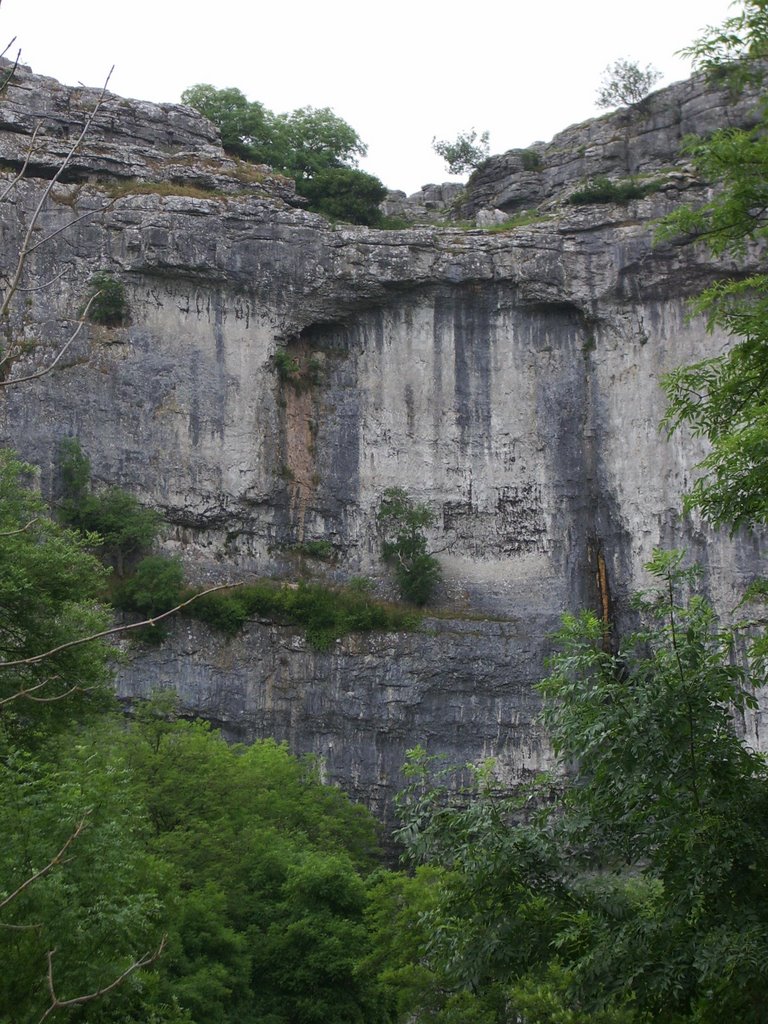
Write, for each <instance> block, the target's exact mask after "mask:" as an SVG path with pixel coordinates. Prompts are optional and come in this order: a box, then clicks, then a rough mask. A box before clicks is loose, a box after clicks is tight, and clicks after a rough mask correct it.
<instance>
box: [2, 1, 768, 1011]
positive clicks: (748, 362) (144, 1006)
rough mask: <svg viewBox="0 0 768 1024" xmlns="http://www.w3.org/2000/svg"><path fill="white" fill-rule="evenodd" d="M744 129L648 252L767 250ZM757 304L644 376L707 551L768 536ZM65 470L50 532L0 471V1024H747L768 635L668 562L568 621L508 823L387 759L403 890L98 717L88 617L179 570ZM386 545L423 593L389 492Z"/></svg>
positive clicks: (281, 812) (358, 850)
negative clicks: (740, 717) (108, 596)
mask: <svg viewBox="0 0 768 1024" xmlns="http://www.w3.org/2000/svg"><path fill="white" fill-rule="evenodd" d="M766 40H768V5H766V4H765V2H764V0H745V2H744V3H743V4H742V9H741V13H739V14H738V15H737V16H736V17H734V18H733V19H731V20H730V22H729V23H728V24H727V25H726V26H725V28H724V29H723V31H722V32H720V33H715V34H710V35H709V36H708V37H707V38H705V39H704V40H702V41H701V42H700V43H698V44H696V46H695V48H694V50H695V53H696V55H698V56H699V58H700V59H701V60H702V61H703V63H704V64H705V65H710V66H711V67H712V68H713V69H714V70H716V71H718V72H724V73H726V74H731V73H733V75H734V80H735V83H736V85H738V81H739V80H743V77H744V75H745V74H747V73H750V69H751V66H752V61H753V58H763V57H765V55H766ZM736 55H738V56H740V57H741V58H743V59H742V61H741V63H740V64H738V65H737V66H733V65H732V64H731V63H730V60H731V58H732V57H734V56H736ZM724 61H725V64H724V63H723V62H724ZM256 113H258V111H256V112H254V116H255V114H256ZM764 113H765V112H764ZM766 116H768V115H766ZM764 129H765V124H764V119H763V122H762V123H761V125H760V126H758V128H757V129H756V130H755V131H753V132H733V131H727V132H720V133H716V134H715V135H714V136H713V137H712V138H711V139H709V140H705V141H702V140H698V141H696V142H691V143H689V151H690V152H691V154H692V156H693V158H694V159H696V160H697V161H698V163H699V166H700V168H701V170H702V173H706V174H709V175H710V176H711V177H712V178H713V179H715V178H717V179H719V180H721V181H722V182H724V185H723V188H722V190H721V191H720V192H718V193H716V194H715V196H714V198H713V199H712V200H711V201H710V202H708V203H706V204H705V205H704V206H702V207H701V208H699V209H698V210H694V211H682V212H681V213H679V214H677V215H675V216H674V217H672V218H670V219H669V221H668V222H667V224H666V226H665V228H664V232H665V233H666V234H667V236H675V237H676V238H679V236H680V235H681V233H682V234H684V235H686V236H690V237H692V238H696V237H701V238H703V239H704V241H705V243H706V244H709V245H710V246H711V247H712V248H713V249H714V250H715V251H728V252H732V253H735V254H738V252H739V250H740V249H741V248H742V247H743V246H744V245H745V244H746V243H747V242H748V241H750V240H751V239H753V238H757V239H760V238H761V237H762V236H764V234H765V232H766V230H768V224H766V220H765V210H766V208H768V204H766V202H765V201H764V200H765V197H764V187H765V181H766V180H768V156H766V152H765V146H764V137H765V136H764ZM302 173H306V172H304V171H303V172H302ZM767 284H768V280H767V279H766V278H765V277H764V276H752V277H750V278H749V279H747V280H744V279H742V278H737V279H736V280H734V281H726V282H723V283H720V284H719V285H717V286H715V287H714V288H712V289H710V290H709V291H708V292H707V293H706V294H705V296H703V297H702V299H701V301H700V303H699V308H702V309H705V310H706V311H707V313H708V315H709V317H710V323H711V325H712V326H717V327H719V328H721V329H724V330H725V331H726V332H728V333H730V334H732V335H733V344H732V346H731V347H730V348H729V349H728V350H727V351H726V352H725V354H724V355H723V356H721V357H719V358H718V359H715V360H708V361H706V362H703V363H701V364H699V365H697V366H693V367H686V368H682V369H681V370H680V371H678V372H677V373H675V374H672V375H671V376H670V377H669V378H668V380H667V382H666V387H667V393H668V395H669V397H670V403H671V404H670V412H669V417H668V423H669V426H670V428H671V429H676V428H677V427H683V426H690V427H693V429H694V430H696V431H699V432H700V433H702V434H704V435H705V436H706V437H707V438H708V439H709V440H710V442H711V443H712V454H711V455H710V456H709V457H708V458H707V460H706V461H705V462H704V463H703V465H702V467H701V469H702V476H701V479H700V481H699V482H698V483H697V484H696V486H695V487H694V489H693V492H692V494H691V496H690V498H689V502H690V504H691V506H692V507H695V508H697V509H698V510H699V511H700V512H701V513H702V514H703V515H704V516H705V517H707V518H708V519H709V520H710V521H711V522H712V523H713V524H717V525H725V526H728V527H731V528H737V527H738V528H744V529H747V528H749V527H751V526H753V525H764V524H765V523H766V521H767V520H768V471H767V470H766V461H767V456H768V441H767V440H766V439H767V438H768V420H767V419H766V408H767V407H768V397H767V392H766V387H767V386H768V381H767V379H766V373H765V367H766V366H767V365H768V338H767V337H766V332H765V316H766V301H767V300H766V285H767ZM8 295H9V293H8V292H6V293H5V296H4V299H5V298H8ZM11 297H12V289H11ZM61 470H62V487H63V495H62V500H61V503H60V506H59V508H58V520H57V519H56V518H54V517H53V516H52V515H51V514H50V512H49V510H48V509H47V508H46V507H45V505H44V503H43V502H42V500H41V498H40V496H39V494H38V493H37V491H36V488H35V477H34V471H33V470H32V468H31V467H28V466H25V465H24V464H23V463H21V462H20V461H19V460H18V459H17V458H15V457H14V456H13V455H11V454H9V453H7V452H3V453H0V607H1V608H2V612H3V614H2V617H1V620H0V640H1V642H2V651H1V652H0V654H1V656H2V660H1V661H0V836H2V842H1V843H0V962H2V965H3V970H2V971H0V1021H1V1022H2V1024H27V1022H39V1024H43V1022H44V1021H46V1020H48V1019H54V1018H56V1019H61V1020H64V1019H70V1020H78V1021H92V1022H95V1024H100V1022H103V1024H110V1022H112V1024H118V1022H119V1024H130V1022H132V1021H135V1022H137V1024H138V1022H145V1021H148V1022H152V1024H166V1022H167V1024H218V1022H221V1024H226V1022H232V1024H234V1022H238V1024H239V1022H244V1024H250V1022H253V1024H320V1022H323V1024H325V1022H328V1021H332V1022H336V1024H347V1022H350V1024H377V1022H382V1024H384V1022H403V1024H404V1022H406V1021H408V1022H410V1021H415V1020H420V1021H421V1020H423V1021H431V1022H433V1024H506V1022H509V1021H515V1022H517V1024H587V1022H590V1024H650V1022H652V1021H653V1022H660V1024H721V1022H723V1021H726V1020H738V1021H741V1022H746V1024H762V1022H764V1021H766V1020H768V884H767V882H766V864H768V775H767V769H766V762H765V759H764V757H762V756H760V755H757V754H755V753H754V752H753V751H751V750H750V749H748V748H747V747H746V746H745V745H744V744H743V743H742V742H740V741H739V740H738V739H737V737H736V736H735V734H734V729H733V715H734V712H735V713H737V714H738V713H741V711H743V710H745V709H748V708H749V707H751V706H752V705H753V703H754V687H755V685H756V684H758V683H761V682H762V681H763V680H764V678H765V651H766V643H765V640H764V638H763V636H762V633H761V630H762V628H763V627H762V625H761V624H760V623H759V622H754V621H752V622H747V623H745V624H741V625H737V626H734V627H732V628H730V629H727V628H724V627H723V626H722V625H721V624H720V623H718V621H717V620H716V618H715V615H714V613H713V610H712V609H711V607H710V606H709V605H708V603H707V602H706V601H705V600H704V599H703V598H702V597H701V596H700V595H699V594H698V593H697V585H698V577H697V573H696V571H695V569H693V568H692V567H691V566H688V565H687V564H686V562H685V559H684V556H682V555H680V554H679V553H675V552H666V553H664V552H658V553H657V554H656V556H655V558H654V560H653V562H652V563H651V564H650V566H649V570H650V572H651V574H652V576H653V578H654V579H655V581H656V587H655V589H654V590H652V591H651V592H649V593H645V594H641V595H639V596H638V598H637V614H638V622H639V626H638V629H637V631H636V632H635V633H634V634H633V635H632V636H629V637H626V638H623V639H619V638H612V637H610V636H609V635H608V633H607V632H606V626H605V624H604V622H603V621H602V620H597V619H596V618H595V617H594V616H592V615H590V614H582V615H578V616H568V617H566V618H565V619H564V623H563V628H562V630H561V632H560V634H559V636H558V638H557V644H558V651H557V653H556V654H555V656H554V657H553V659H552V663H551V666H550V668H551V671H550V675H549V676H548V678H547V679H545V680H544V681H543V682H542V683H541V686H540V690H541V694H542V698H543V700H544V703H545V712H544V715H545V722H546V724H547V726H548V728H549V730H550V733H551V735H552V737H553V741H554V745H555V750H556V753H557V756H558V759H559V765H558V770H556V771H555V772H553V773H552V774H550V775H548V776H546V777H544V778H541V779H538V780H536V781H535V782H534V783H532V785H531V786H530V787H529V788H528V789H527V790H526V791H525V792H523V793H518V794H516V795H515V796H514V797H513V796H510V795H509V794H508V793H506V792H500V791H499V790H498V789H497V788H496V785H495V782H494V775H493V765H492V764H488V765H485V766H483V767H481V768H480V769H475V770H474V771H473V772H472V773H471V775H472V778H471V782H470V784H469V785H468V786H467V787H465V789H464V792H463V793H462V796H461V799H460V800H459V801H458V802H456V801H455V800H454V799H452V798H451V797H450V796H449V793H448V790H447V789H446V787H445V778H444V777H443V774H442V771H443V770H442V769H441V768H440V767H439V765H437V764H436V762H435V761H434V759H432V758H430V757H429V756H428V754H427V753H426V752H425V751H423V750H420V749H417V750H415V751H414V752H413V753H412V755H411V760H410V763H409V766H408V774H409V777H410V780H411V784H410V785H409V787H408V789H407V790H406V792H405V793H404V794H403V795H402V797H401V812H402V817H403V828H402V830H401V832H400V836H401V839H402V841H403V844H404V846H405V849H406V851H407V855H408V858H409V868H408V870H406V871H386V870H383V869H382V868H381V867H379V866H378V852H377V836H376V829H375V826H374V823H373V822H372V820H371V818H370V816H369V815H368V814H367V813H366V812H365V811H363V810H362V809H361V808H359V807H356V806H354V805H353V804H352V803H350V801H349V800H347V798H346V797H345V796H344V795H343V794H341V793H340V792H339V791H338V790H337V789H335V788H332V787H328V786H325V785H323V784H322V783H321V781H320V775H321V767H322V766H321V765H319V764H317V763H314V762H312V761H311V760H306V759H305V760H299V759H296V758H294V757H292V756H290V754H289V753H288V752H287V750H286V749H285V748H284V747H283V746H281V745H279V744H276V743H274V742H270V741H265V742H261V743H256V744H254V745H253V746H251V747H249V748H244V747H241V746H230V745H227V744H226V743H225V742H224V741H223V739H222V738H221V737H220V736H219V735H218V734H217V733H216V732H215V731H213V730H212V729H211V728H210V727H209V726H207V725H206V724H205V723H201V722H190V721H184V720H181V719H179V717H178V714H177V710H176V706H175V703H174V700H173V699H172V698H171V697H170V696H169V695H167V694H165V695H158V696H156V697H155V698H154V699H153V700H151V701H149V702H147V703H146V704H143V705H140V706H138V707H136V708H134V709H133V711H134V713H133V716H132V719H131V720H130V721H127V720H126V719H125V718H124V717H122V716H120V715H119V714H118V713H117V711H116V709H115V707H114V702H113V699H112V697H111V695H110V688H109V683H110V661H111V658H112V655H113V653H114V652H113V649H112V648H110V647H109V646H108V645H107V644H106V643H105V642H104V638H103V636H101V634H103V633H104V632H105V631H106V630H108V629H109V626H110V617H109V615H108V613H107V611H106V610H105V608H104V607H103V606H102V605H101V604H100V602H99V599H100V597H102V596H103V595H104V594H105V587H107V585H108V581H109V580H110V579H111V580H113V581H114V580H115V579H116V580H117V582H116V583H114V582H113V584H112V587H111V588H110V590H109V591H108V592H112V591H116V592H117V593H120V594H122V600H124V601H125V602H127V603H128V604H130V603H131V602H133V605H134V607H136V608H141V609H142V610H144V611H147V612H148V613H149V614H153V611H152V609H159V608H161V607H163V606H164V604H166V603H167V602H168V601H170V600H174V599H175V598H176V597H177V596H178V595H179V588H180V587H182V585H183V581H182V577H181V567H180V565H179V563H178V562H175V561H174V560H168V559H165V560H163V559H160V560H157V556H153V555H149V556H147V555H146V549H147V548H148V547H149V546H150V544H151V542H152V539H153V538H154V536H155V534H156V531H157V527H158V517H157V516H156V514H155V513H153V512H151V510H146V509H144V508H142V506H141V505H140V503H138V502H137V501H135V499H132V498H131V497H130V496H129V495H126V494H125V492H122V491H120V490H119V489H117V488H111V489H107V490H106V491H104V492H96V491H94V490H93V488H92V486H91V480H90V466H89V464H88V462H87V459H86V458H85V456H84V455H83V453H82V452H81V451H80V449H79V446H77V445H76V444H75V443H74V442H68V443H67V444H65V446H64V451H63V453H62V461H61ZM380 521H381V524H382V529H383V530H384V531H385V532H386V536H385V539H384V550H383V553H384V555H385V557H387V558H388V560H390V561H391V564H392V565H393V567H394V569H395V572H396V574H397V575H398V579H399V581H400V583H401V586H403V588H404V590H405V589H406V588H412V592H411V593H410V594H409V596H410V597H411V599H412V600H414V601H419V600H420V599H421V598H422V597H425V599H426V596H428V594H429V592H430V591H431V587H432V586H434V585H435V584H436V583H437V581H438V569H439V567H437V566H436V564H434V556H432V555H431V554H430V553H429V551H428V550H427V544H426V535H425V530H426V528H427V527H428V526H429V523H430V511H429V509H428V507H426V506H423V505H418V504H414V503H413V502H412V501H411V500H410V499H409V498H408V496H407V495H406V494H405V493H404V492H402V491H400V490H397V489H395V490H393V491H390V492H388V493H387V494H386V495H385V497H384V501H383V502H382V505H381V509H380ZM94 552H97V553H98V554H99V555H100V556H101V559H102V560H99V559H98V558H97V557H96V556H95V554H94ZM151 559H156V561H154V562H153V561H151ZM430 560H431V561H430ZM104 562H106V563H108V565H109V566H111V567H112V569H113V572H112V575H111V576H110V573H109V569H108V568H105V566H104V564H103V563H104ZM422 570H423V571H422ZM764 589H765V587H764V585H762V584H760V583H759V582H758V583H756V585H755V586H754V587H753V588H752V591H753V593H756V594H758V595H759V594H760V592H761V591H763V590H764ZM309 590H310V588H307V587H305V588H304V590H302V588H299V589H298V590H297V591H291V592H290V594H287V593H285V592H284V591H283V590H282V589H281V588H276V587H267V588H265V589H261V588H259V587H256V588H251V589H250V590H249V589H248V588H243V590H242V591H238V592H235V591H232V592H229V593H226V594H224V595H222V599H223V601H224V603H222V604H218V605H216V604H215V603H213V604H211V603H210V602H209V605H208V612H207V613H206V614H208V615H209V616H217V615H218V616H220V617H221V618H222V619H223V620H224V621H225V622H226V623H228V624H229V625H228V626H227V628H235V627H236V624H237V623H239V622H240V621H241V619H242V616H243V615H248V614H253V613H255V612H262V610H263V608H264V604H263V602H267V603H269V602H272V603H273V606H272V610H273V611H274V605H275V603H277V604H279V605H280V614H282V615H285V616H286V617H289V616H290V615H293V614H297V615H298V614H299V613H298V611H297V609H298V608H299V607H300V606H301V604H302V602H303V601H305V600H308V599H309V598H308V593H309ZM362 593H363V598H364V600H366V599H367V598H366V595H365V592H364V591H363V592H362ZM425 595H426V596H425ZM206 600H207V599H201V605H200V607H201V609H203V610H204V609H205V608H206V604H205V601H206ZM324 601H325V599H324V598H323V599H320V598H318V597H317V595H315V597H314V606H319V607H320V608H321V609H322V607H323V602H324ZM310 603H312V602H310ZM327 603H331V604H338V606H339V607H340V608H341V609H342V614H343V615H347V616H351V617H352V618H354V617H355V616H357V615H362V612H360V610H359V606H355V607H354V609H353V608H352V607H351V606H350V607H347V606H346V605H345V599H344V598H343V597H338V599H334V601H330V602H327ZM323 614H325V613H323ZM328 614H330V612H329V613H328ZM366 614H370V615H372V616H374V617H375V615H376V614H378V613H377V612H374V611H372V610H370V609H369V612H368V613H366ZM745 615H746V611H745ZM366 621H371V620H366ZM313 623H314V624H313V625H312V626H311V628H312V629H316V630H317V631H318V634H317V635H318V636H319V637H324V638H325V639H327V638H328V637H332V636H334V635H336V634H335V632H334V631H335V630H337V629H338V628H339V627H338V624H337V622H336V620H334V621H333V622H331V621H330V620H326V619H323V617H322V615H321V617H320V619H319V620H318V621H315V620H313ZM361 628H373V627H371V626H369V625H368V626H362V627H361Z"/></svg>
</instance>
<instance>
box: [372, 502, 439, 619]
mask: <svg viewBox="0 0 768 1024" xmlns="http://www.w3.org/2000/svg"><path fill="white" fill-rule="evenodd" d="M378 520H379V522H380V523H381V524H382V526H383V528H384V531H385V534H386V537H385V540H384V541H383V543H382V546H381V553H382V557H383V559H384V561H385V562H387V563H388V564H389V565H391V566H393V567H394V571H395V578H396V580H397V583H398V586H399V587H400V593H401V594H402V596H403V597H404V598H405V599H406V601H412V602H413V603H414V604H418V605H423V604H426V603H427V602H428V601H429V599H430V597H431V596H432V594H433V592H434V589H435V587H436V586H437V584H438V583H439V582H440V576H441V571H440V563H439V562H438V560H437V559H436V558H435V556H434V555H431V554H430V553H429V552H428V551H427V538H426V537H425V535H424V529H425V528H426V527H428V526H430V525H431V524H432V522H433V521H434V515H433V513H432V511H431V509H430V508H429V507H428V506H427V505H419V504H414V503H413V502H412V501H411V499H410V498H409V497H408V495H407V494H406V492H405V491H404V490H403V489H402V488H401V487H390V488H389V490H387V491H385V492H384V496H383V498H382V502H381V506H380V508H379V512H378Z"/></svg>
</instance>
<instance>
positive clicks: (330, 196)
mask: <svg viewBox="0 0 768 1024" xmlns="http://www.w3.org/2000/svg"><path fill="white" fill-rule="evenodd" d="M296 191H297V192H298V193H299V195H302V196H304V197H305V198H306V199H308V200H309V208H310V210H313V211H314V212H315V213H322V214H323V215H324V216H326V217H330V218H331V219H333V220H341V221H349V222H350V223H352V224H363V225H365V226H367V227H378V226H379V224H380V223H381V220H382V214H381V210H380V209H379V203H380V202H382V200H383V199H384V198H385V196H386V194H387V190H386V188H385V187H384V185H383V184H382V183H381V181H379V179H378V178H376V177H374V176H373V175H372V174H368V173H367V172H366V171H359V170H357V169H356V168H354V167H328V168H325V169H324V170H320V171H318V172H317V173H316V174H315V175H313V177H311V178H297V179H296Z"/></svg>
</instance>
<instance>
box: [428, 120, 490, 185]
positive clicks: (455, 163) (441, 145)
mask: <svg viewBox="0 0 768 1024" xmlns="http://www.w3.org/2000/svg"><path fill="white" fill-rule="evenodd" d="M489 138H490V134H489V132H483V133H482V135H481V136H480V137H479V138H478V135H477V131H476V130H475V129H474V128H472V129H470V130H469V131H468V132H459V134H458V135H457V136H456V138H455V139H454V141H453V142H448V141H447V140H446V139H438V138H433V139H432V149H434V151H435V152H436V153H437V155H438V156H441V157H442V158H443V160H445V162H446V163H447V164H448V172H449V173H450V174H466V173H467V172H468V171H473V170H474V169H475V168H476V167H479V165H480V164H481V163H482V162H483V160H486V159H487V158H488V153H489V151H490V147H489V142H488V140H489Z"/></svg>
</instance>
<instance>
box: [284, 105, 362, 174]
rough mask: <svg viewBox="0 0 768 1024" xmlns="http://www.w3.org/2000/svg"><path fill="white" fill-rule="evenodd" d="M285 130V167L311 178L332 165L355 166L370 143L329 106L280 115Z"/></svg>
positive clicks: (291, 171)
mask: <svg viewBox="0 0 768 1024" xmlns="http://www.w3.org/2000/svg"><path fill="white" fill-rule="evenodd" d="M277 121H278V123H279V124H280V126H281V128H282V131H283V138H284V140H285V143H284V144H285V147H286V156H285V167H286V168H287V169H288V170H289V171H290V173H291V176H292V177H294V178H296V179H297V180H299V179H300V178H311V177H313V176H314V175H316V174H317V173H318V172H320V171H323V170H327V169H329V168H332V167H355V166H356V164H357V158H358V157H359V156H365V154H366V153H367V152H368V147H367V146H366V145H365V144H364V143H363V142H362V140H361V139H360V136H359V135H358V134H357V132H356V131H355V129H354V128H352V126H351V125H349V124H347V122H346V121H344V120H342V118H340V117H339V116H338V115H336V114H334V112H333V111H332V110H331V109H330V107H321V108H320V109H317V108H315V107H300V108H299V109H298V110H293V111H291V113H289V114H280V115H278V118H277Z"/></svg>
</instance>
